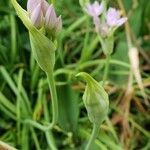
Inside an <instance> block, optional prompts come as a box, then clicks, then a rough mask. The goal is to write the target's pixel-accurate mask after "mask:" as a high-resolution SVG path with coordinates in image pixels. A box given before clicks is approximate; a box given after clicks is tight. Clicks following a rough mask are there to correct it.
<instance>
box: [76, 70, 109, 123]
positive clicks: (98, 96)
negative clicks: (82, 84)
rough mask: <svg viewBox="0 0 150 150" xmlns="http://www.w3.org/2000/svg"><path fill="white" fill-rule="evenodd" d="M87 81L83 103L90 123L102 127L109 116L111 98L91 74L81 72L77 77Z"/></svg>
mask: <svg viewBox="0 0 150 150" xmlns="http://www.w3.org/2000/svg"><path fill="white" fill-rule="evenodd" d="M76 76H77V77H81V78H82V79H83V80H84V81H86V83H87V85H86V88H85V92H84V95H83V102H84V104H85V107H86V109H87V112H88V117H89V119H90V121H91V122H92V123H94V124H97V125H100V124H101V123H102V122H103V121H104V120H105V118H106V116H107V115H108V110H109V98H108V94H107V93H106V91H105V90H104V88H103V87H102V86H101V85H100V84H99V83H98V82H97V81H96V80H94V79H93V78H92V77H91V76H90V75H89V74H87V73H85V72H80V73H78V74H77V75H76Z"/></svg>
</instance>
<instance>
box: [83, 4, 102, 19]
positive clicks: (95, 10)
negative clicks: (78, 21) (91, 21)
mask: <svg viewBox="0 0 150 150" xmlns="http://www.w3.org/2000/svg"><path fill="white" fill-rule="evenodd" d="M84 9H85V11H86V13H87V14H88V15H90V16H92V17H98V16H99V15H100V14H101V13H102V12H103V5H102V4H99V2H97V1H95V2H94V3H93V4H90V3H88V4H87V5H86V6H85V8H84Z"/></svg>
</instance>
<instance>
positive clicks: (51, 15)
mask: <svg viewBox="0 0 150 150" xmlns="http://www.w3.org/2000/svg"><path fill="white" fill-rule="evenodd" d="M45 28H46V30H48V31H51V32H55V34H56V35H57V34H58V33H59V32H60V30H61V28H62V20H61V16H59V17H57V16H56V13H55V10H54V8H53V6H52V5H50V6H49V7H48V9H47V11H46V14H45Z"/></svg>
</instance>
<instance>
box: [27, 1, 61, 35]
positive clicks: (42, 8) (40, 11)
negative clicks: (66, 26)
mask: <svg viewBox="0 0 150 150" xmlns="http://www.w3.org/2000/svg"><path fill="white" fill-rule="evenodd" d="M27 11H28V13H29V17H30V19H31V22H32V23H33V25H34V26H35V27H36V28H38V29H40V28H44V29H45V31H46V33H47V34H48V36H49V37H50V36H53V37H56V36H57V35H58V33H59V32H60V31H61V28H62V20H61V16H59V17H57V16H56V13H55V10H54V7H53V5H52V4H51V5H49V4H48V2H47V1H45V0H28V2H27Z"/></svg>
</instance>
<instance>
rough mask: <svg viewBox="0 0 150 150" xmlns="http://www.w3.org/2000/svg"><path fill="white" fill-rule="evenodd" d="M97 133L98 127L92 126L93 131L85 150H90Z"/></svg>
mask: <svg viewBox="0 0 150 150" xmlns="http://www.w3.org/2000/svg"><path fill="white" fill-rule="evenodd" d="M98 131H99V125H97V124H94V125H93V131H92V134H91V137H90V139H89V142H88V144H87V146H86V148H85V150H91V149H92V144H93V142H94V140H95V139H96V137H97V135H98Z"/></svg>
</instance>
